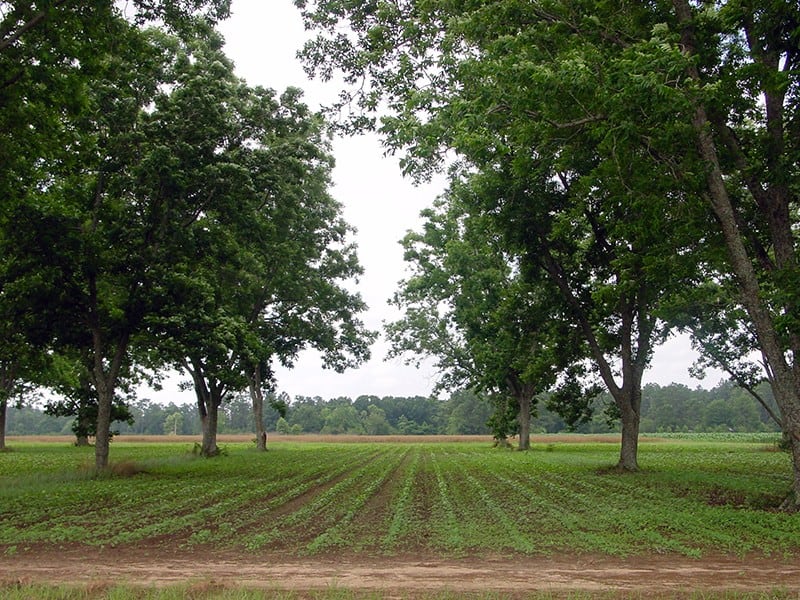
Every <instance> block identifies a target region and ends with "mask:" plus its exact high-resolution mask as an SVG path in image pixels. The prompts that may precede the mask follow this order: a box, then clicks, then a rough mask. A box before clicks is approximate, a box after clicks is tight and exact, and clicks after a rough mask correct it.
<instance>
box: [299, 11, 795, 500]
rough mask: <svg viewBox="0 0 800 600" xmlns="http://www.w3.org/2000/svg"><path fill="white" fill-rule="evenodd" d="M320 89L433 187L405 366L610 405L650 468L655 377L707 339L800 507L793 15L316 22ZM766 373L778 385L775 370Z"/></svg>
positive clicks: (410, 287) (402, 347) (379, 16)
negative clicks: (649, 396) (442, 188)
mask: <svg viewBox="0 0 800 600" xmlns="http://www.w3.org/2000/svg"><path fill="white" fill-rule="evenodd" d="M296 4H297V5H298V7H300V8H301V10H302V12H303V15H304V18H305V21H306V25H307V27H308V28H309V29H312V30H315V31H316V34H317V35H316V37H315V38H314V39H312V40H311V41H310V42H308V44H307V45H306V47H305V49H304V51H303V53H302V55H303V58H304V60H305V62H306V64H307V67H308V69H309V71H311V72H313V73H315V74H317V75H318V76H321V77H322V78H330V77H333V76H334V75H335V74H337V73H338V74H341V75H342V77H343V78H344V81H345V82H346V84H347V88H346V89H345V91H344V93H343V94H342V97H341V98H342V100H341V103H340V104H339V105H338V106H335V107H333V108H334V109H335V110H341V109H344V108H346V107H350V108H351V109H354V110H351V112H350V113H349V114H350V115H351V118H350V120H349V121H347V122H346V123H344V127H345V128H347V129H350V130H362V129H376V130H379V131H380V132H381V133H382V135H383V138H384V140H385V144H386V147H387V149H388V150H389V151H390V152H394V151H398V152H401V153H403V158H402V164H403V166H404V168H405V170H406V172H407V173H409V174H410V175H411V176H413V177H417V178H425V177H427V176H428V175H429V174H430V173H431V172H432V171H433V170H436V169H439V168H442V167H443V166H444V165H445V163H449V169H450V171H449V172H450V179H451V185H450V188H449V190H448V192H447V193H446V194H445V195H444V197H443V198H442V199H441V201H440V203H439V205H438V206H436V207H435V208H434V209H433V210H432V211H430V212H428V213H427V214H426V215H425V216H426V217H427V220H428V223H427V224H426V226H425V230H424V232H422V233H417V234H412V235H411V236H409V237H408V238H407V239H406V242H405V243H406V248H407V251H408V259H409V261H410V263H411V266H412V269H413V272H412V276H411V277H410V278H409V279H408V280H406V281H405V282H403V284H402V288H401V290H400V292H399V293H398V295H397V297H396V302H397V303H398V304H399V305H400V306H401V307H402V308H404V309H405V310H406V316H405V317H404V318H403V319H401V320H400V321H398V322H397V323H395V324H392V325H390V328H389V332H390V334H391V335H392V336H393V338H394V342H395V347H396V349H397V351H398V352H399V353H405V352H413V353H422V354H431V355H433V356H436V357H437V358H438V360H440V361H441V362H440V366H441V367H442V369H443V370H444V371H445V372H446V373H447V374H448V376H451V377H453V378H456V379H459V380H465V381H468V382H469V384H470V385H472V386H474V387H476V388H479V389H485V390H492V391H494V392H496V393H500V394H504V395H506V396H511V397H514V398H516V402H517V404H518V405H519V406H520V407H521V409H522V411H523V412H526V409H525V406H526V404H527V402H528V401H529V398H530V397H531V396H532V395H533V394H536V393H539V392H541V391H542V389H547V390H549V391H550V392H551V393H552V394H553V395H554V396H555V397H556V398H557V399H558V400H557V402H556V404H559V405H560V406H561V407H562V409H563V410H564V411H565V413H566V414H571V415H573V416H576V415H579V414H580V413H581V412H583V411H584V410H585V407H586V406H587V403H586V402H587V401H586V399H587V398H589V397H591V395H592V392H593V391H595V389H596V386H597V385H600V386H602V387H603V388H605V390H606V391H607V393H608V394H609V395H610V396H611V397H612V398H613V400H614V404H615V406H616V410H617V413H618V415H619V418H620V420H621V424H622V444H621V451H620V459H619V468H620V469H625V470H635V469H636V468H637V447H638V446H637V440H638V433H639V430H640V426H641V417H642V376H643V373H644V371H645V369H646V368H647V366H648V365H649V363H650V360H651V357H652V355H653V349H654V347H655V346H656V345H657V344H658V343H659V342H660V341H662V340H663V339H664V338H665V337H666V336H668V335H669V334H670V332H671V331H673V330H674V329H676V328H677V329H686V330H688V331H690V332H691V333H692V335H693V338H694V340H695V343H696V344H697V346H698V348H699V349H700V351H701V352H702V353H703V357H704V359H703V360H704V361H706V362H709V363H712V364H715V365H716V366H719V367H721V368H723V369H725V370H727V371H729V372H730V373H731V375H732V377H734V378H735V379H736V380H737V381H739V382H740V383H741V384H742V385H743V386H745V387H746V388H749V389H751V390H753V389H754V386H755V384H756V383H757V382H758V381H759V380H767V381H768V382H769V383H770V385H771V387H772V390H773V393H774V396H775V399H776V402H777V406H778V407H779V411H778V414H777V415H776V416H777V417H778V419H779V420H780V422H781V427H782V428H783V431H784V433H785V435H786V438H787V440H788V442H789V444H790V446H791V448H792V456H793V465H794V466H793V481H794V483H793V492H792V494H791V496H790V497H789V498H788V499H787V508H792V507H793V508H797V507H798V506H800V363H798V358H800V327H798V324H799V323H800V321H798V306H799V305H800V302H799V300H800V297H799V296H798V290H800V286H798V285H797V282H798V277H800V270H799V269H798V264H797V250H796V245H797V231H798V227H797V225H798V214H797V210H796V208H797V200H798V190H800V166H799V165H800V146H798V142H797V141H798V140H800V114H798V110H800V108H798V107H800V102H798V100H800V97H799V96H800V43H798V35H799V34H798V31H800V29H799V28H798V24H799V23H800V6H798V4H797V2H794V1H790V0H779V1H776V2H769V3H766V4H765V3H754V2H746V1H740V0H728V1H721V2H699V1H698V2H695V1H692V0H659V1H654V2H631V1H628V0H600V1H593V2H583V1H574V0H533V1H531V0H492V1H490V2H474V1H472V0H456V1H452V0H425V1H424V2H423V1H421V0H395V1H392V2H384V1H380V0H378V1H376V2H368V3H353V2H350V1H348V0H296ZM754 356H755V357H757V358H758V363H756V362H754V361H753V357H754Z"/></svg>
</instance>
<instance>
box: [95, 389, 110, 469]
mask: <svg viewBox="0 0 800 600" xmlns="http://www.w3.org/2000/svg"><path fill="white" fill-rule="evenodd" d="M98 383H99V382H98ZM96 391H97V432H96V433H95V438H94V461H95V468H97V470H98V471H102V470H103V469H105V468H107V467H108V455H109V449H110V445H111V404H112V402H113V400H114V388H113V387H111V386H109V385H107V384H106V382H105V381H104V382H103V385H98V386H97V389H96Z"/></svg>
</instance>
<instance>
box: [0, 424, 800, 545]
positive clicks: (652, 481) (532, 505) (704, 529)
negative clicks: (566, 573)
mask: <svg viewBox="0 0 800 600" xmlns="http://www.w3.org/2000/svg"><path fill="white" fill-rule="evenodd" d="M747 440H748V438H741V440H736V439H734V440H726V441H702V440H699V441H698V440H669V441H663V440H662V441H658V440H650V441H647V440H643V441H642V443H641V445H640V464H641V467H642V470H641V472H639V473H635V474H618V473H616V472H614V471H613V470H611V469H610V468H609V467H611V466H613V465H614V464H615V462H616V459H617V454H618V446H617V444H615V443H595V442H584V443H572V442H569V443H568V442H563V441H559V438H558V437H554V438H553V439H552V441H550V442H548V443H544V444H534V445H533V448H532V450H531V451H529V452H516V451H508V450H498V449H494V448H492V447H491V446H490V444H487V443H486V442H484V441H481V442H468V443H463V442H462V443H302V442H278V443H272V444H271V449H270V451H268V452H266V453H259V452H257V451H256V450H255V449H254V448H253V445H252V444H245V443H240V444H228V445H226V453H225V455H224V456H221V457H218V458H215V459H211V460H208V459H202V458H198V457H196V456H193V455H192V453H191V448H190V446H189V445H187V444H186V443H160V442H159V443H125V442H122V441H115V442H114V444H113V446H112V462H113V463H114V464H115V465H116V469H115V474H110V475H109V474H105V475H102V476H96V475H95V474H94V473H93V471H92V469H91V468H90V465H91V464H92V462H93V450H92V449H91V448H75V447H72V446H69V445H67V444H64V443H63V442H61V443H32V442H29V443H26V442H14V443H13V444H12V447H13V451H11V452H6V453H2V454H0V555H1V554H6V555H12V554H16V553H25V552H35V551H36V550H37V549H40V548H42V547H52V548H54V549H57V548H60V547H64V548H67V547H69V548H70V549H73V550H74V549H75V548H76V547H80V545H85V546H94V547H111V546H116V547H124V546H127V545H130V546H137V545H146V546H147V547H150V548H154V549H155V548H164V549H174V550H203V551H204V552H206V553H207V552H213V551H224V552H231V551H233V552H241V553H271V552H274V553H280V554H281V555H282V556H310V555H311V556H325V555H335V556H341V555H343V554H348V553H350V554H359V553H365V554H369V555H370V556H374V555H384V556H398V555H408V554H409V553H413V554H414V555H420V556H424V555H429V556H444V557H459V556H471V555H485V554H503V553H510V552H514V553H522V554H528V555H553V554H557V553H571V554H581V553H598V554H604V555H611V556H628V555H636V554H648V553H672V554H676V555H684V556H691V557H701V556H703V555H704V554H712V553H713V554H720V553H723V554H730V555H744V554H758V555H773V556H776V555H777V556H781V557H787V556H796V555H797V554H798V552H799V551H800V519H798V518H797V515H788V514H784V513H780V512H778V511H776V510H775V507H776V506H778V505H779V504H780V502H781V500H783V498H784V497H785V496H786V494H787V493H788V491H789V488H790V462H789V456H788V455H787V454H785V453H782V452H777V451H774V447H773V444H770V443H765V442H763V441H747Z"/></svg>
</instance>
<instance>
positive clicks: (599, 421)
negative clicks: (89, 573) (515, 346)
mask: <svg viewBox="0 0 800 600" xmlns="http://www.w3.org/2000/svg"><path fill="white" fill-rule="evenodd" d="M757 391H758V392H759V395H760V396H761V397H762V399H763V400H764V401H765V402H766V403H767V405H768V406H770V408H771V409H772V410H773V411H774V410H775V408H774V400H773V399H772V395H771V392H770V389H769V386H767V385H762V386H761V387H760V388H759V389H758V390H757ZM278 399H279V400H282V401H283V402H285V403H286V404H287V409H286V412H285V417H282V416H281V415H280V414H279V413H278V412H277V411H276V410H274V409H270V410H265V413H266V414H265V421H266V422H265V425H266V430H267V431H279V432H282V433H293V434H302V433H325V434H365V435H388V434H401V435H405V434H409V435H410V434H452V435H468V434H489V433H490V432H491V430H490V428H489V426H488V425H487V421H488V420H489V418H490V417H491V415H492V412H493V406H492V404H491V403H490V402H489V401H487V400H486V399H485V398H482V397H480V396H478V395H476V394H474V393H472V392H468V391H460V392H455V393H453V394H451V395H450V397H449V398H447V399H436V398H425V397H422V396H414V397H394V396H386V397H383V398H380V397H378V396H359V397H358V398H356V399H355V400H354V399H351V398H347V397H340V398H332V399H327V400H325V399H322V398H320V397H314V398H311V397H307V396H297V397H295V398H294V399H293V400H291V401H290V399H289V398H288V396H286V395H285V394H283V395H282V396H281V397H279V398H278ZM613 406H614V404H613V402H612V401H611V399H610V398H609V397H607V396H606V395H601V396H598V397H597V398H596V399H595V401H594V403H593V408H594V410H593V415H592V417H591V418H590V419H589V420H588V421H587V422H585V423H583V424H581V425H579V426H578V427H576V428H575V429H573V430H572V431H577V432H582V433H601V432H613V431H618V423H617V422H616V421H615V420H614V418H613V417H614V415H613V411H610V410H609V407H613ZM130 410H131V414H132V415H133V419H134V420H133V423H132V424H128V423H124V422H123V423H120V422H117V423H115V424H114V427H113V429H114V430H115V432H117V433H120V434H138V435H163V434H184V435H186V434H195V435H200V433H201V430H200V419H199V417H198V415H197V407H196V406H195V405H194V404H192V403H190V404H182V405H177V404H173V403H170V404H166V405H164V404H159V403H156V402H153V401H151V400H148V399H140V400H137V401H134V402H132V403H131V404H130ZM252 414H253V412H252V406H251V404H250V399H249V397H248V396H246V395H242V396H237V397H234V398H233V399H232V400H231V401H229V402H226V403H225V404H224V405H223V406H222V407H221V409H220V423H219V431H220V433H249V432H252V431H253V422H252V418H253V417H252ZM533 416H534V418H533V421H532V427H531V431H532V433H557V432H562V431H569V428H568V426H567V425H566V424H565V423H564V421H563V419H561V418H560V417H559V416H558V415H556V414H555V413H553V412H551V411H549V410H547V408H546V406H545V400H544V399H541V400H540V401H539V403H538V405H537V407H536V409H535V412H534V415H533ZM71 426H72V419H71V418H69V417H52V416H48V415H46V414H44V411H43V409H42V408H40V407H38V406H37V405H28V406H23V407H22V408H18V409H10V410H9V413H8V424H7V433H8V435H48V434H64V435H69V434H70V433H72V430H71ZM778 430H779V428H778V426H777V425H776V424H775V422H774V421H772V420H771V419H770V416H769V414H768V412H767V411H766V410H765V409H764V407H763V406H762V405H761V404H760V403H759V402H757V401H756V400H755V399H754V398H753V396H751V395H750V394H749V393H747V392H746V391H744V390H743V389H741V388H739V387H737V386H736V385H734V384H732V383H730V382H722V383H720V384H719V385H717V386H716V387H715V388H713V389H710V390H705V389H700V388H698V389H690V388H688V387H687V386H685V385H682V384H671V385H668V386H660V385H656V384H648V385H646V386H644V388H643V394H642V415H641V431H642V432H643V433H658V432H709V431H736V432H759V431H778Z"/></svg>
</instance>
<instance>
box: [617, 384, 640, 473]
mask: <svg viewBox="0 0 800 600" xmlns="http://www.w3.org/2000/svg"><path fill="white" fill-rule="evenodd" d="M626 392H628V393H627V394H625V395H627V396H629V398H627V399H623V400H622V401H620V402H618V403H617V405H618V406H619V407H620V412H621V415H622V416H621V419H620V421H621V423H622V436H621V437H622V441H621V444H620V450H619V462H618V463H617V469H618V470H620V471H638V470H639V422H640V418H639V417H640V414H641V413H640V408H639V407H640V406H641V388H639V390H638V396H639V400H638V401H637V400H634V399H633V398H632V397H631V396H635V395H637V393H636V392H637V390H626Z"/></svg>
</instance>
